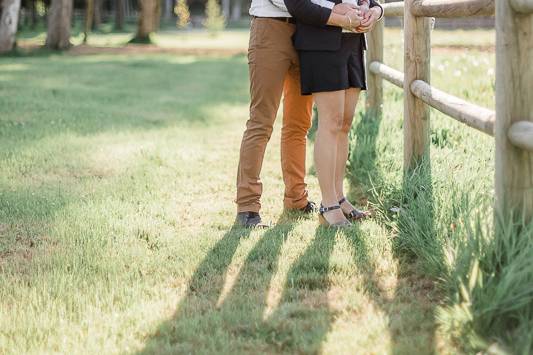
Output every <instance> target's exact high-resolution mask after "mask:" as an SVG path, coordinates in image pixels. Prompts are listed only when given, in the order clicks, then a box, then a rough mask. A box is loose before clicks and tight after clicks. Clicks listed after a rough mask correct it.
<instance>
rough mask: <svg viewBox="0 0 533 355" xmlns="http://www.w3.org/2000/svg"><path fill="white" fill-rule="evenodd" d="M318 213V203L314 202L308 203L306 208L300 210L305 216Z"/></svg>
mask: <svg viewBox="0 0 533 355" xmlns="http://www.w3.org/2000/svg"><path fill="white" fill-rule="evenodd" d="M316 211H318V208H317V207H316V203H314V202H313V201H309V202H307V205H306V206H305V207H303V208H300V212H303V213H305V214H311V213H315V212H316Z"/></svg>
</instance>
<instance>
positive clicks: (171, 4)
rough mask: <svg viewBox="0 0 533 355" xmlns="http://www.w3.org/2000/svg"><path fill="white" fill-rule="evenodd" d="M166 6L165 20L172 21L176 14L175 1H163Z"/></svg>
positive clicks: (164, 11) (164, 8) (164, 7)
mask: <svg viewBox="0 0 533 355" xmlns="http://www.w3.org/2000/svg"><path fill="white" fill-rule="evenodd" d="M163 1H164V6H163V19H165V20H167V21H168V20H170V19H171V18H172V14H173V13H174V1H173V0H163Z"/></svg>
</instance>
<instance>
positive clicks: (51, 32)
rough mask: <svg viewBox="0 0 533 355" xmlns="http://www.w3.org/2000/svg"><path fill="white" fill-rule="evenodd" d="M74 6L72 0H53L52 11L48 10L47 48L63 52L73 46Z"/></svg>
mask: <svg viewBox="0 0 533 355" xmlns="http://www.w3.org/2000/svg"><path fill="white" fill-rule="evenodd" d="M72 6H73V1H72V0H52V4H51V5H50V10H48V30H47V33H46V43H45V45H46V47H47V48H50V49H57V50H63V49H67V48H69V47H70V46H71V43H70V30H71V20H72Z"/></svg>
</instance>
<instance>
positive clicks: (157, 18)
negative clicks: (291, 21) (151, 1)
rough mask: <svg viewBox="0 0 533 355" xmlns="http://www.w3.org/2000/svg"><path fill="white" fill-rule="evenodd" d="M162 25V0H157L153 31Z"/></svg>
mask: <svg viewBox="0 0 533 355" xmlns="http://www.w3.org/2000/svg"><path fill="white" fill-rule="evenodd" d="M160 25H161V0H155V12H154V28H153V29H152V31H157V30H159V26H160Z"/></svg>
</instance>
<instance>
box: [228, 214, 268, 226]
mask: <svg viewBox="0 0 533 355" xmlns="http://www.w3.org/2000/svg"><path fill="white" fill-rule="evenodd" d="M235 222H236V223H237V224H238V225H240V226H242V227H246V228H268V227H269V226H268V225H267V224H264V223H263V221H262V220H261V216H260V215H259V213H257V212H239V213H237V218H236V220H235Z"/></svg>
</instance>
